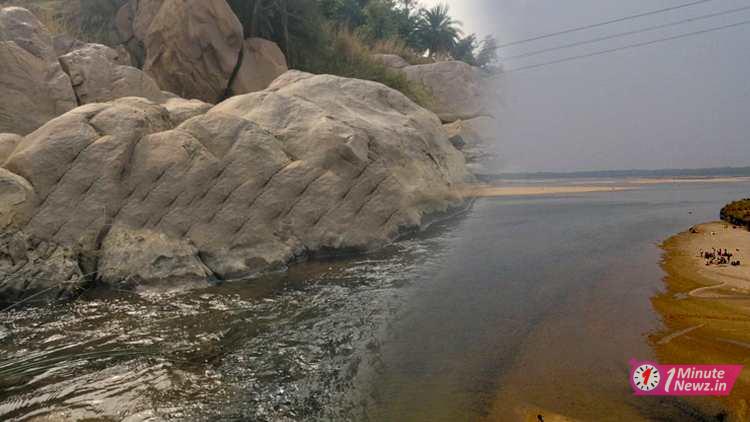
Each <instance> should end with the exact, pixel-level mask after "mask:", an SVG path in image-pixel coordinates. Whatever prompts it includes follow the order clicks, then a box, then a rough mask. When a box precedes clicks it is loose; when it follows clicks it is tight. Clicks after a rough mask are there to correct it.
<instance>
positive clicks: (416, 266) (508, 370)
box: [0, 183, 749, 421]
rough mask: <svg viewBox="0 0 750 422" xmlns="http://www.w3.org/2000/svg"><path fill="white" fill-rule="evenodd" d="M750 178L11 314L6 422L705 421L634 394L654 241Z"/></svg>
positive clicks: (487, 211)
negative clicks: (631, 367)
mask: <svg viewBox="0 0 750 422" xmlns="http://www.w3.org/2000/svg"><path fill="white" fill-rule="evenodd" d="M748 188H749V186H747V184H737V183H734V184H732V183H728V184H710V185H709V184H706V185H703V184H690V185H679V184H678V185H658V186H648V187H644V188H641V189H638V190H633V191H622V192H606V193H592V194H582V195H577V196H556V197H529V198H512V197H506V198H488V199H482V200H479V201H478V202H477V203H476V204H475V205H474V207H473V209H472V210H471V212H469V213H468V214H467V215H465V216H462V217H460V218H456V219H453V220H451V221H448V222H445V223H441V224H439V225H437V226H434V227H432V228H431V229H430V230H428V231H427V232H425V233H423V234H421V235H420V236H418V237H416V238H413V239H409V240H406V241H402V242H399V243H397V244H395V245H392V246H391V247H389V248H387V249H385V250H382V251H379V252H377V253H373V254H370V255H366V256H358V257H352V258H348V259H339V260H335V261H327V262H317V263H306V264H301V265H298V266H295V267H293V268H291V269H290V271H288V272H287V273H279V274H272V275H268V276H265V277H263V278H260V279H255V280H249V281H245V282H234V283H230V284H224V285H221V286H216V287H212V288H210V289H205V290H201V291H192V292H188V293H183V294H160V295H150V296H149V295H146V296H138V295H134V294H132V293H129V292H112V291H94V292H90V293H89V294H87V295H86V296H85V297H82V298H80V299H79V300H77V301H75V302H73V303H70V304H67V305H61V306H57V307H30V308H25V309H22V310H17V311H13V312H11V313H8V314H5V315H2V316H0V353H1V355H0V359H1V362H0V388H1V389H2V391H1V392H0V419H17V420H33V419H34V418H35V417H43V416H53V417H59V418H68V419H75V418H78V419H80V418H86V417H88V418H98V419H101V420H121V419H123V418H125V417H129V419H128V420H133V421H136V420H162V419H172V420H274V421H276V420H310V419H315V420H320V419H323V420H376V421H380V420H383V421H391V420H424V421H439V420H446V421H449V420H450V421H454V420H479V419H482V418H485V417H486V418H488V419H497V420H516V418H517V417H518V416H517V415H518V414H519V413H518V412H521V413H522V412H524V411H527V410H528V411H532V410H533V411H542V410H547V411H550V412H554V413H559V414H564V415H567V416H571V417H577V418H581V419H584V420H669V419H679V420H705V419H704V418H705V417H706V416H710V415H701V414H700V412H698V411H697V410H695V409H694V408H693V407H691V405H690V404H688V403H685V402H682V401H677V400H671V399H657V400H651V399H643V398H634V397H633V396H632V395H631V393H630V391H629V387H628V383H627V370H628V368H627V362H628V359H630V358H638V359H646V358H649V357H652V352H651V348H650V346H649V342H648V338H647V335H648V334H649V333H650V332H653V331H654V330H657V329H659V328H661V325H660V321H659V319H658V316H657V315H656V313H655V312H654V311H653V309H652V308H651V305H650V301H649V298H650V297H651V296H653V295H654V294H655V293H657V292H658V291H659V290H660V289H661V288H662V281H661V278H662V276H663V274H662V272H661V270H660V268H659V258H660V250H659V248H658V242H659V241H661V240H663V239H664V238H666V237H668V236H669V235H671V234H673V233H675V232H678V231H681V230H684V229H686V228H687V227H689V226H690V225H692V224H695V223H699V222H703V221H706V220H711V219H715V218H716V217H717V215H718V210H719V208H720V207H721V206H722V205H723V204H724V203H726V202H728V201H730V200H732V199H736V198H738V197H743V196H747V193H748V190H749V189H748Z"/></svg>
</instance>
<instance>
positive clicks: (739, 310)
mask: <svg viewBox="0 0 750 422" xmlns="http://www.w3.org/2000/svg"><path fill="white" fill-rule="evenodd" d="M693 231H694V232H691V231H686V232H683V233H680V234H678V235H676V236H674V237H672V238H670V239H668V240H667V241H665V242H664V244H663V245H662V248H663V249H664V258H663V262H662V267H663V268H664V270H665V272H666V273H667V276H666V278H665V282H666V291H665V292H663V293H661V294H659V295H657V296H655V297H654V298H653V299H652V303H653V305H654V308H655V309H656V310H657V311H658V312H659V314H660V315H661V317H662V319H663V321H664V324H665V328H664V329H663V330H661V331H659V332H656V333H652V335H651V336H650V340H651V343H652V345H653V347H654V348H655V351H656V354H657V356H658V358H659V360H660V361H661V362H665V363H695V364H709V363H711V364H742V365H745V366H746V368H745V370H744V371H743V372H742V374H741V375H740V378H739V379H738V381H737V384H736V385H735V389H734V391H733V393H732V395H731V396H730V397H728V398H724V399H711V398H704V399H701V400H696V401H695V404H696V405H697V406H700V407H701V408H703V409H705V411H706V412H717V411H721V409H726V411H727V412H728V414H729V415H730V416H731V420H738V421H740V420H748V418H749V417H750V411H749V410H748V397H750V369H748V368H749V367H750V232H748V231H747V230H745V229H743V228H733V226H732V225H730V224H727V223H723V222H714V223H707V224H702V225H698V226H695V227H694V230H693ZM712 247H716V248H722V249H723V248H726V249H727V250H729V251H731V252H732V253H733V254H734V257H733V259H739V260H740V261H741V262H742V266H740V267H732V266H729V265H726V266H716V265H711V266H706V265H705V260H704V259H703V258H702V257H700V256H699V253H698V252H699V250H701V249H702V250H711V248H712Z"/></svg>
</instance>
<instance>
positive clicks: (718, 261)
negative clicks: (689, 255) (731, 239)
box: [698, 248, 742, 267]
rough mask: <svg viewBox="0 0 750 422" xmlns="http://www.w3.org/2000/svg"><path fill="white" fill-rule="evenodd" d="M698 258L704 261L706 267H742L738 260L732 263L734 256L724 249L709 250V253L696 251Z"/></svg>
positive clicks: (700, 250)
mask: <svg viewBox="0 0 750 422" xmlns="http://www.w3.org/2000/svg"><path fill="white" fill-rule="evenodd" d="M698 256H700V257H702V258H703V259H705V260H706V265H707V266H708V265H727V264H729V265H731V266H733V267H739V266H740V265H742V263H741V262H740V260H739V259H738V260H736V261H733V260H732V257H733V256H734V254H732V253H731V252H729V251H728V250H727V249H726V248H724V249H722V248H718V249H717V248H711V250H710V251H704V250H703V249H699V250H698Z"/></svg>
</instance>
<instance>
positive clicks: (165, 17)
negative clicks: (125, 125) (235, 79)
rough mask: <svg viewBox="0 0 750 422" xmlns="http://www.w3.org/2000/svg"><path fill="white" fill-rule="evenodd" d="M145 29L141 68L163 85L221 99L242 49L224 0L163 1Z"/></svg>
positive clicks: (239, 33)
mask: <svg viewBox="0 0 750 422" xmlns="http://www.w3.org/2000/svg"><path fill="white" fill-rule="evenodd" d="M139 3H140V2H139ZM146 3H149V2H146ZM138 8H139V9H140V8H141V6H140V4H139V6H138ZM136 16H137V14H136ZM136 22H137V21H136ZM145 32H146V34H145V38H144V45H145V50H146V59H145V64H144V66H143V69H144V71H145V72H146V73H148V74H149V75H151V76H152V77H153V78H154V79H155V80H156V82H157V84H158V85H159V86H160V87H161V88H162V89H165V90H167V91H170V92H174V93H175V94H177V95H179V96H181V97H184V98H188V99H192V98H197V99H199V100H202V101H205V102H209V103H216V102H218V101H220V100H221V99H223V98H224V96H225V95H226V92H227V89H228V87H229V81H230V79H231V77H232V74H233V73H234V71H235V67H236V66H237V62H238V60H239V57H240V50H241V49H242V25H241V24H240V21H239V19H237V16H235V15H234V13H233V12H232V9H231V8H230V7H229V5H227V3H226V2H225V1H224V0H212V1H204V0H164V1H163V4H162V5H161V7H160V8H159V10H158V13H157V14H156V15H155V16H154V17H153V19H152V20H151V22H150V24H149V25H148V29H147V30H146V31H145Z"/></svg>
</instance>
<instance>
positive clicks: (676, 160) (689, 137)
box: [422, 0, 750, 171]
mask: <svg viewBox="0 0 750 422" xmlns="http://www.w3.org/2000/svg"><path fill="white" fill-rule="evenodd" d="M437 2H438V1H437V0H423V1H422V3H423V4H432V3H437ZM690 2H692V1H691V0H628V1H622V0H566V1H565V2H562V1H553V0H451V1H448V3H449V4H450V6H451V8H452V10H453V14H454V15H455V16H456V17H457V18H458V19H460V20H462V21H463V22H464V27H465V29H466V30H467V32H478V33H480V34H481V35H484V34H487V33H493V34H495V35H496V37H497V38H498V40H499V42H500V43H501V44H502V43H503V42H508V41H513V40H519V39H525V38H529V37H534V36H536V35H541V34H546V33H550V32H556V31H560V30H565V29H568V28H572V27H578V26H582V25H587V24H593V23H598V22H602V21H606V20H610V19H613V18H618V17H622V16H627V15H632V14H637V13H642V12H648V11H652V10H657V9H662V8H665V7H670V6H674V5H680V4H684V3H690ZM747 5H750V3H748V1H747V0H713V1H709V2H707V3H704V4H701V5H697V6H693V7H689V8H685V9H680V10H677V11H672V12H669V13H664V14H660V15H655V16H650V17H647V18H642V19H638V20H632V21H627V22H622V23H619V24H614V25H608V26H606V27H603V28H596V29H592V30H587V31H581V32H577V33H574V34H567V35H564V36H560V37H553V38H550V39H545V40H540V41H537V42H532V43H527V44H523V45H519V46H515V47H512V48H507V49H503V50H502V51H501V53H502V54H504V55H506V56H509V55H513V54H519V53H522V52H528V51H534V50H538V49H542V48H548V47H554V46H558V45H560V44H567V43H570V42H575V41H581V40H586V39H591V38H595V37H600V36H603V35H608V34H612V33H616V32H623V31H631V30H636V29H640V28H644V27H648V26H653V25H658V24H662V23H666V22H673V21H678V20H683V19H686V18H689V17H695V16H700V15H705V14H709V13H715V12H718V11H723V10H729V9H733V8H737V7H742V6H747ZM746 20H750V10H746V11H744V12H740V13H735V14H732V15H726V16H721V17H715V18H712V19H707V20H702V21H698V22H691V23H687V24H684V25H680V26H677V27H672V28H667V29H662V30H656V31H650V32H647V33H642V34H637V35H632V36H629V37H624V38H619V39H614V40H608V41H604V42H601V43H597V44H593V45H587V46H579V47H576V48H570V49H565V50H559V51H556V52H552V53H547V54H543V55H540V56H536V57H533V58H528V59H524V60H514V61H508V62H506V63H505V65H504V66H505V68H506V69H512V68H514V67H517V66H522V65H528V64H535V63H544V62H548V61H551V60H556V59H560V58H564V57H569V56H575V55H580V54H586V53H590V52H595V51H599V50H606V49H610V48H614V47H618V46H625V45H628V44H633V43H640V42H644V41H649V40H654V39H657V38H664V37H669V36H673V35H678V34H682V33H686V32H692V31H696V30H701V29H707V28H711V27H717V26H723V25H727V24H730V23H735V22H741V21H746ZM749 45H750V25H744V26H740V27H735V28H730V29H725V30H721V31H716V32H712V33H708V34H702V35H697V36H694V37H688V38H683V39H680V40H675V41H668V42H665V43H660V44H656V45H651V46H647V47H641V48H636V49H632V50H625V51H619V52H616V53H612V54H606V55H602V56H598V57H592V58H586V59H582V60H578V61H573V62H568V63H561V64H555V65H551V66H546V67H543V68H539V69H532V70H527V71H520V72H517V73H509V74H506V75H505V76H504V77H503V89H502V98H500V99H499V100H498V104H501V111H500V112H498V117H499V119H500V121H501V123H502V129H501V130H500V134H499V137H498V138H499V139H498V143H497V145H498V152H499V154H501V155H502V157H503V159H504V161H505V163H506V167H505V168H503V169H502V170H506V171H538V170H548V171H570V170H588V169H630V168H686V167H720V166H747V165H750V54H749V53H748V46H749Z"/></svg>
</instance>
